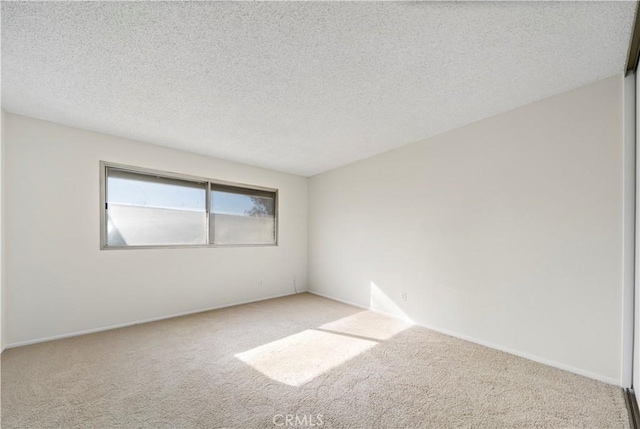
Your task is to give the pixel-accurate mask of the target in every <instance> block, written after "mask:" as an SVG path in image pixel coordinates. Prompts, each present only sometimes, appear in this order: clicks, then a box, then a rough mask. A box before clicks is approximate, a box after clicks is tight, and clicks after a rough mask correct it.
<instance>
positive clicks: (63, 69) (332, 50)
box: [2, 2, 635, 176]
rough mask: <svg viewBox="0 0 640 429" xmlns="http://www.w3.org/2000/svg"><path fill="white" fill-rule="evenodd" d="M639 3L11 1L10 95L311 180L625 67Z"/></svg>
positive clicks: (7, 9)
mask: <svg viewBox="0 0 640 429" xmlns="http://www.w3.org/2000/svg"><path fill="white" fill-rule="evenodd" d="M634 8H635V3H634V2H604V3H595V2H568V3H556V2H541V3H529V2H513V3H511V2H500V3H484V2H473V3H418V2H406V3H392V2H379V3H324V2H303V3H281V2H277V3H244V2H243V3H218V2H215V3H207V2H187V3H182V2H180V3H177V2H176V3H172V2H129V3H126V2H125V3H115V2H114V3H111V2H45V3H36V2H21V3H18V2H3V3H2V107H3V108H4V109H5V110H7V111H9V112H14V113H19V114H23V115H27V116H32V117H36V118H42V119H46V120H50V121H54V122H59V123H62V124H68V125H72V126H76V127H80V128H86V129H90V130H96V131H101V132H105V133H109V134H114V135H118V136H124V137H129V138H133V139H138V140H142V141H147V142H151V143H156V144H160V145H164V146H170V147H174V148H177V149H183V150H186V151H192V152H196V153H202V154H206V155H211V156H214V157H218V158H223V159H229V160H234V161H239V162H243V163H247V164H253V165H258V166H262V167H268V168H273V169H276V170H282V171H287V172H292V173H298V174H302V175H306V176H308V175H313V174H317V173H320V172H323V171H326V170H328V169H331V168H335V167H338V166H340V165H344V164H347V163H349V162H353V161H356V160H358V159H362V158H366V157H368V156H371V155H374V154H377V153H380V152H384V151H387V150H389V149H392V148H396V147H399V146H403V145H405V144H407V143H411V142H414V141H417V140H420V139H424V138H426V137H429V136H432V135H435V134H438V133H442V132H444V131H447V130H451V129H453V128H456V127H459V126H462V125H465V124H468V123H470V122H472V121H476V120H478V119H481V118H485V117H487V116H491V115H494V114H496V113H500V112H503V111H506V110H509V109H512V108H515V107H518V106H521V105H524V104H527V103H530V102H532V101H535V100H538V99H540V98H543V97H546V96H550V95H553V94H557V93H560V92H563V91H566V90H569V89H572V88H575V87H578V86H581V85H584V84H587V83H590V82H593V81H596V80H598V79H602V78H606V77H609V76H612V75H614V74H617V73H622V72H623V69H624V66H625V60H626V53H627V47H628V43H629V38H630V33H631V25H632V21H633V15H634V10H635V9H634ZM382 173H383V172H382Z"/></svg>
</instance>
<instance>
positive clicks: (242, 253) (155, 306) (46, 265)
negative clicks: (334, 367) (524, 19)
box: [4, 114, 307, 346]
mask: <svg viewBox="0 0 640 429" xmlns="http://www.w3.org/2000/svg"><path fill="white" fill-rule="evenodd" d="M5 125H6V142H5V144H6V147H5V163H4V165H5V169H6V187H5V191H6V199H5V201H6V202H7V204H6V211H5V216H6V218H5V221H6V230H5V246H6V250H7V254H6V261H5V262H6V266H5V269H6V276H7V277H6V280H7V288H8V290H7V304H8V305H7V306H6V326H7V329H6V337H7V338H6V342H7V344H8V345H9V346H11V345H16V344H20V343H25V342H31V341H36V340H40V339H44V338H48V337H54V336H60V335H66V334H71V333H76V332H79V331H84V330H91V329H99V328H104V327H109V326H113V325H118V324H124V323H130V322H135V321H139V320H144V319H149V318H157V317H163V316H168V315H172V314H176V313H181V312H188V311H193V310H197V309H206V308H211V307H217V306H224V305H229V304H233V303H238V302H243V301H249V300H256V299H260V298H266V297H270V296H274V295H283V294H289V293H293V291H294V287H293V277H294V276H295V277H296V278H297V287H298V290H304V289H306V276H307V273H306V264H307V261H306V252H307V179H306V178H304V177H299V176H294V175H290V174H284V173H278V172H274V171H270V170H265V169H260V168H255V167H250V166H246V165H241V164H236V163H232V162H226V161H221V160H216V159H213V158H208V157H204V156H199V155H194V154H189V153H185V152H180V151H176V150H172V149H167V148H162V147H159V146H154V145H149V144H144V143H139V142H134V141H130V140H126V139H122V138H117V137H113V136H108V135H104V134H98V133H93V132H89V131H84V130H80V129H75V128H70V127H66V126H62V125H58V124H53V123H50V122H44V121H40V120H36V119H31V118H26V117H23V116H17V115H12V114H7V115H6V123H5ZM100 160H103V161H110V162H115V163H122V164H128V165H133V166H139V167H145V168H152V169H157V170H165V171H172V172H178V173H183V174H188V175H194V176H203V177H209V178H213V179H220V180H224V181H231V182H240V183H246V184H253V185H259V186H264V187H270V188H277V189H279V203H280V205H279V216H280V219H279V246H277V247H235V248H193V249H156V250H149V249H138V250H103V251H101V250H99V249H100V243H99V240H100V220H99V219H100V203H99V195H100V194H99V176H100V175H99V161H100ZM261 281H262V284H260V282H261Z"/></svg>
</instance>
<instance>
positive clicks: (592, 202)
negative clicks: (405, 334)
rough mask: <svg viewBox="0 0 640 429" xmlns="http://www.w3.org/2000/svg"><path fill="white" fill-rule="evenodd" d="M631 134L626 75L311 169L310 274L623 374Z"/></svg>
mask: <svg viewBox="0 0 640 429" xmlns="http://www.w3.org/2000/svg"><path fill="white" fill-rule="evenodd" d="M425 120H429V118H425ZM622 141H623V139H622V77H621V76H617V77H613V78H609V79H606V80H603V81H600V82H597V83H594V84H592V85H588V86H585V87H582V88H579V89H577V90H574V91H571V92H568V93H565V94H561V95H558V96H555V97H551V98H548V99H545V100H542V101H539V102H536V103H533V104H530V105H527V106H524V107H521V108H519V109H516V110H513V111H510V112H507V113H504V114H501V115H498V116H495V117H491V118H488V119H485V120H482V121H479V122H476V123H473V124H470V125H468V126H465V127H463V128H459V129H457V130H454V131H451V132H448V133H445V134H442V135H439V136H436V137H432V138H430V139H427V140H425V141H422V142H419V143H415V144H412V145H409V146H405V147H403V148H401V149H398V150H394V151H391V152H387V153H384V154H382V155H378V156H376V157H373V158H369V159H367V160H364V161H361V162H358V163H355V164H352V165H349V166H346V167H342V168H338V169H336V170H333V171H330V172H327V173H325V174H321V175H318V176H315V177H312V178H311V179H310V183H309V199H310V200H309V201H310V203H309V216H310V217H309V288H310V290H313V291H316V292H318V293H320V294H324V295H327V296H330V297H334V298H338V299H342V300H346V301H350V302H353V303H356V304H358V305H364V306H369V305H372V306H373V307H377V308H381V309H384V310H387V311H392V312H401V313H404V314H406V315H407V316H408V317H410V318H411V319H412V320H414V321H415V322H417V323H419V324H422V325H426V326H431V327H435V328H436V329H439V330H442V331H445V332H449V333H452V334H454V335H457V336H461V337H464V338H468V339H471V340H474V341H478V342H482V343H484V344H489V345H493V346H495V347H499V348H502V349H505V350H509V351H511V352H515V353H518V354H520V355H524V356H527V357H530V358H533V359H537V360H539V361H543V362H546V363H551V364H554V365H556V366H559V367H563V368H566V369H571V370H573V371H576V372H579V373H582V374H585V375H589V376H591V377H595V378H599V379H602V380H606V381H609V382H612V383H616V384H617V383H619V382H620V374H621V359H622V357H621V336H622V282H623V276H622V266H623V264H622V246H623V241H622V219H623V200H622V197H623V168H622V166H623V164H622V162H623V159H622V153H623V152H622V151H623V144H622ZM403 292H406V294H407V299H406V301H404V300H403V299H402V294H403Z"/></svg>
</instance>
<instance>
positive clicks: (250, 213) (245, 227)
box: [209, 184, 276, 245]
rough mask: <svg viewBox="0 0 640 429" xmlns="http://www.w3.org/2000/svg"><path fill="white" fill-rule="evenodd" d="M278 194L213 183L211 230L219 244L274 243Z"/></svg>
mask: <svg viewBox="0 0 640 429" xmlns="http://www.w3.org/2000/svg"><path fill="white" fill-rule="evenodd" d="M275 200H276V198H275V193H273V192H264V191H254V190H249V189H243V188H235V187H227V186H219V185H213V184H212V185H211V195H210V202H211V215H210V217H209V220H210V226H209V231H210V235H211V241H212V242H213V243H215V244H220V245H225V244H274V243H275V240H276V216H275Z"/></svg>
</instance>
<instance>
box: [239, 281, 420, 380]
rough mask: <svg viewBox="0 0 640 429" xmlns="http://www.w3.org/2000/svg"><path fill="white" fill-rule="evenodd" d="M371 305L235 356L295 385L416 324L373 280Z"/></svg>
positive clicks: (277, 378)
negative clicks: (364, 309)
mask: <svg viewBox="0 0 640 429" xmlns="http://www.w3.org/2000/svg"><path fill="white" fill-rule="evenodd" d="M370 292H371V298H370V302H371V308H373V309H375V310H377V311H381V312H385V313H389V314H390V315H382V314H380V313H377V312H374V311H361V312H359V313H356V314H353V315H351V316H347V317H344V318H342V319H338V320H335V321H333V322H329V323H325V324H323V325H321V326H319V327H317V328H314V329H307V330H304V331H302V332H299V333H297V334H294V335H290V336H288V337H286V338H282V339H280V340H277V341H273V342H270V343H267V344H264V345H261V346H258V347H255V348H253V349H251V350H248V351H246V352H243V353H238V354H236V355H235V357H236V358H237V359H239V360H240V361H242V362H244V363H245V364H247V365H249V366H251V367H252V368H253V369H255V370H257V371H259V372H260V373H262V374H263V375H265V376H267V377H269V378H270V379H271V380H274V381H277V382H280V383H283V384H286V385H289V386H294V387H299V386H302V385H303V384H305V383H308V382H309V381H311V380H313V379H314V378H316V377H318V376H320V375H322V374H324V373H326V372H328V371H330V370H331V369H333V368H336V367H338V366H340V365H342V364H344V363H346V362H347V361H349V360H351V359H353V358H355V357H356V356H358V355H360V354H361V353H364V352H366V351H368V350H370V349H372V348H373V347H375V346H377V345H378V344H380V342H382V341H385V340H388V339H390V338H392V337H393V336H395V335H397V334H398V333H400V332H402V331H404V330H406V329H408V328H410V327H411V326H413V323H412V322H411V321H410V320H409V318H408V317H407V316H406V314H404V312H402V310H401V309H400V307H398V305H397V304H395V303H394V302H393V301H392V300H391V299H390V298H389V297H388V296H386V295H385V294H384V293H383V292H382V290H381V289H380V288H378V287H377V286H376V285H375V283H373V282H371V289H370Z"/></svg>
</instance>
